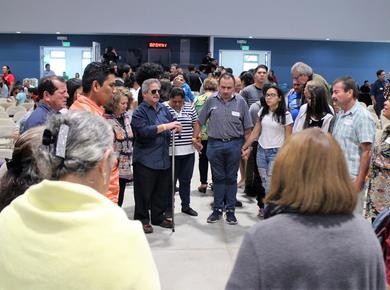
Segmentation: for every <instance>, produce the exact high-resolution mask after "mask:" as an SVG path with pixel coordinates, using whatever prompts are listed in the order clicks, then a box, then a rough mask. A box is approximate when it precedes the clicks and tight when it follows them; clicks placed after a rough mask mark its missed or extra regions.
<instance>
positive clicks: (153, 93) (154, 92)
mask: <svg viewBox="0 0 390 290" xmlns="http://www.w3.org/2000/svg"><path fill="white" fill-rule="evenodd" d="M160 91H161V90H158V89H154V90H151V91H150V93H151V94H152V95H155V94H157V93H160Z"/></svg>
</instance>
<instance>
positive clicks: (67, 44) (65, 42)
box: [62, 41, 70, 47]
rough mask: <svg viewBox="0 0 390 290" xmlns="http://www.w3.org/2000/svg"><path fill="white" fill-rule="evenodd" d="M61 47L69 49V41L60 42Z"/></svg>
mask: <svg viewBox="0 0 390 290" xmlns="http://www.w3.org/2000/svg"><path fill="white" fill-rule="evenodd" d="M62 46H67V47H69V46H70V41H63V42H62Z"/></svg>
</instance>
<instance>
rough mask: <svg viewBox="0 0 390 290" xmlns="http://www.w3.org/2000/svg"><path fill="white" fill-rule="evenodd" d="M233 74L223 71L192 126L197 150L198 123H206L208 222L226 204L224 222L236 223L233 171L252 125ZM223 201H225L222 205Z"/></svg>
mask: <svg viewBox="0 0 390 290" xmlns="http://www.w3.org/2000/svg"><path fill="white" fill-rule="evenodd" d="M234 88H235V80H234V76H233V75H231V74H229V73H224V74H222V75H221V77H220V79H219V92H218V94H215V95H212V96H210V97H209V98H208V100H207V101H206V102H205V104H204V105H203V108H202V110H201V111H200V114H199V118H198V120H197V122H196V123H195V126H194V134H193V139H192V140H193V143H194V146H195V147H196V148H197V149H198V150H199V149H201V148H202V145H201V142H200V140H199V138H198V137H199V133H200V126H202V125H204V124H206V122H207V121H208V123H207V124H208V125H207V133H208V143H207V152H206V154H207V158H208V159H209V161H210V164H211V170H212V173H213V177H212V178H213V185H214V210H213V212H212V213H211V215H210V216H209V217H208V219H207V222H208V223H215V222H216V221H217V220H219V219H220V218H221V216H222V210H223V208H224V207H226V221H227V223H228V224H236V223H237V219H236V217H235V214H234V209H235V203H236V193H237V171H238V167H239V164H240V159H241V146H242V144H243V142H244V137H245V139H247V138H248V137H249V135H250V132H251V128H252V121H251V117H250V115H249V109H248V105H247V103H246V102H245V100H244V98H243V97H241V96H240V95H238V94H235V93H234ZM224 200H225V201H226V204H225V205H224Z"/></svg>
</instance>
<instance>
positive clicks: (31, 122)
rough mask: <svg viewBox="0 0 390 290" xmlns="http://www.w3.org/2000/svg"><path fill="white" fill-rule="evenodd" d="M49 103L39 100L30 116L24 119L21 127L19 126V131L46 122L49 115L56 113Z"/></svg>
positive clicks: (21, 131)
mask: <svg viewBox="0 0 390 290" xmlns="http://www.w3.org/2000/svg"><path fill="white" fill-rule="evenodd" d="M56 113H57V112H56V111H54V110H53V109H52V108H51V107H49V105H47V104H45V103H44V102H42V101H41V102H39V103H38V106H37V108H36V109H35V110H34V112H32V113H31V115H30V117H29V118H28V119H27V120H26V122H25V123H24V125H23V128H22V127H21V128H20V133H23V132H25V131H27V130H28V129H30V128H33V127H37V126H40V125H43V124H45V123H46V121H47V118H48V117H49V115H52V114H56Z"/></svg>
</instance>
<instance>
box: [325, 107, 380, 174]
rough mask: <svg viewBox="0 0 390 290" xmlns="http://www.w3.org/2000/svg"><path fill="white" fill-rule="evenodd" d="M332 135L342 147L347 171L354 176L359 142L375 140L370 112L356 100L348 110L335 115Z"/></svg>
mask: <svg viewBox="0 0 390 290" xmlns="http://www.w3.org/2000/svg"><path fill="white" fill-rule="evenodd" d="M333 136H334V137H335V139H336V140H337V142H338V143H339V144H340V146H341V149H343V152H344V155H345V159H346V161H347V165H348V168H349V173H350V174H351V176H352V177H356V176H357V175H358V173H359V166H360V155H361V153H362V151H361V148H360V144H362V143H374V140H375V122H374V120H373V118H372V117H371V114H370V112H368V111H367V110H366V109H365V108H363V107H362V106H361V105H360V104H359V103H358V102H356V103H355V105H353V107H352V108H351V109H350V110H349V111H347V112H344V111H340V112H339V113H338V114H337V117H336V122H335V125H334V128H333Z"/></svg>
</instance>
